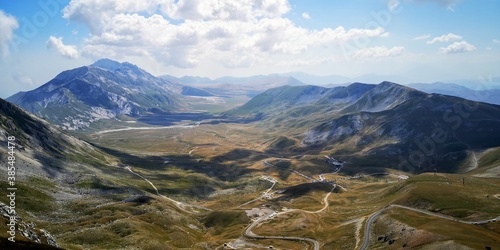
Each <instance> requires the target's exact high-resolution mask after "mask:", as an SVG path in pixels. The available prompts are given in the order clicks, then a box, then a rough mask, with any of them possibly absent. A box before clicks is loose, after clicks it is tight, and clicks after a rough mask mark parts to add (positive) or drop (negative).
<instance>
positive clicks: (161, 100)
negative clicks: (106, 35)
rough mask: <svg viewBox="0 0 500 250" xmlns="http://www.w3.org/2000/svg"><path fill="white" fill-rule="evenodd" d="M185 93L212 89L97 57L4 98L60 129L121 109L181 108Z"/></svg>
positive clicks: (135, 111) (136, 112)
mask: <svg viewBox="0 0 500 250" xmlns="http://www.w3.org/2000/svg"><path fill="white" fill-rule="evenodd" d="M187 95H191V96H211V95H212V94H211V93H208V92H206V91H204V90H201V89H197V88H193V87H188V86H182V85H180V84H177V83H173V82H171V81H168V80H165V79H161V78H158V77H155V76H153V75H151V74H149V73H148V72H146V71H144V70H142V69H140V68H139V67H137V66H136V65H133V64H130V63H127V62H124V63H119V62H116V61H112V60H109V59H101V60H99V61H97V62H95V63H93V64H92V65H89V66H83V67H80V68H76V69H71V70H67V71H64V72H62V73H60V74H59V75H57V76H56V77H55V78H54V79H52V80H50V81H49V82H47V83H46V84H44V85H42V86H40V87H39V88H37V89H34V90H31V91H28V92H20V93H17V94H15V95H13V96H11V97H9V98H7V100H8V101H9V102H12V103H15V104H17V105H19V106H20V107H22V108H23V109H25V110H27V111H29V112H31V113H33V114H36V115H37V116H40V117H44V118H46V119H47V120H49V121H51V122H53V123H55V124H58V125H60V126H61V127H62V128H64V129H69V130H74V129H80V128H85V127H88V126H89V125H90V124H91V123H93V122H95V121H97V120H100V119H107V118H114V117H116V116H117V115H120V114H122V115H130V116H134V115H139V114H142V113H145V112H149V111H151V110H162V111H175V110H179V109H182V108H183V107H184V106H185V103H184V102H183V96H187Z"/></svg>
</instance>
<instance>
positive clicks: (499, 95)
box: [408, 82, 500, 104]
mask: <svg viewBox="0 0 500 250" xmlns="http://www.w3.org/2000/svg"><path fill="white" fill-rule="evenodd" d="M408 86H409V87H412V88H415V89H418V90H420V91H424V92H427V93H436V94H443V95H451V96H458V97H462V98H465V99H469V100H473V101H479V102H487V103H492V104H500V89H483V90H479V89H478V90H473V89H470V88H467V87H464V86H462V85H458V84H454V83H442V82H436V83H413V84H409V85H408Z"/></svg>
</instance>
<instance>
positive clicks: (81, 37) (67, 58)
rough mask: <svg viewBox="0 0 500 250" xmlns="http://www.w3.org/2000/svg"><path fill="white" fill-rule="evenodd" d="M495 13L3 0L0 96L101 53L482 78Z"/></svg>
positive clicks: (178, 67)
mask: <svg viewBox="0 0 500 250" xmlns="http://www.w3.org/2000/svg"><path fill="white" fill-rule="evenodd" d="M498 13H500V0H483V1H473V0H370V1H366V0H332V1H326V0H309V1H299V0H294V1H291V0H290V1H287V0H259V1H250V0H233V1H217V0H204V1H196V0H182V1H172V0H144V1H135V0H107V1H102V0H71V1H70V0H37V1H35V0H28V1H1V2H0V53H1V54H0V57H1V62H0V63H1V67H0V81H1V86H0V97H3V98H5V97H7V96H10V95H12V94H14V93H16V92H17V91H26V90H31V89H34V88H36V87H38V86H40V85H42V84H44V83H45V82H47V81H48V80H50V79H51V78H53V77H54V76H55V75H57V74H58V73H59V72H61V71H63V70H66V69H71V68H75V67H79V66H82V65H87V64H91V63H92V62H93V61H95V60H97V59H99V58H104V57H106V58H111V59H115V60H118V61H129V62H131V63H135V64H137V65H139V66H140V67H142V68H144V69H146V70H147V71H149V72H151V73H153V74H155V75H163V74H170V75H176V76H183V75H193V76H208V77H212V78H214V77H219V76H226V75H232V76H248V75H256V74H271V73H285V72H292V71H302V72H306V73H311V74H316V75H343V76H349V77H356V76H361V75H365V74H373V73H375V74H379V75H386V76H387V78H388V79H387V80H400V79H404V80H403V81H406V82H435V81H453V80H456V79H478V78H488V77H489V76H499V75H500V72H499V69H500V17H499V16H500V15H498ZM391 78H393V79H391ZM486 84H487V83H486Z"/></svg>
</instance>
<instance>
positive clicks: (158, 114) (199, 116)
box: [137, 111, 263, 126]
mask: <svg viewBox="0 0 500 250" xmlns="http://www.w3.org/2000/svg"><path fill="white" fill-rule="evenodd" d="M262 118H263V117H262V116H261V115H256V116H254V117H236V116H234V117H233V116H228V115H217V114H215V115H214V114H209V113H167V112H163V111H154V113H153V114H148V115H142V116H139V117H138V119H137V121H138V122H141V123H145V124H150V125H156V126H171V125H175V124H179V122H187V123H192V124H196V123H201V124H210V125H215V124H220V123H239V124H247V123H251V122H255V121H259V120H261V119H262Z"/></svg>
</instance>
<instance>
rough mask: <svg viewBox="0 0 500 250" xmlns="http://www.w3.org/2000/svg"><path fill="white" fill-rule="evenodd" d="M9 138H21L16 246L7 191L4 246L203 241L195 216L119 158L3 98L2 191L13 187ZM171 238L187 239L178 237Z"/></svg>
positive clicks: (1, 221)
mask: <svg viewBox="0 0 500 250" xmlns="http://www.w3.org/2000/svg"><path fill="white" fill-rule="evenodd" d="M13 137H15V139H13ZM8 141H11V142H15V147H14V149H13V152H14V153H13V155H14V156H15V161H14V162H13V163H12V165H14V166H15V168H16V180H15V184H14V187H15V188H16V191H15V192H16V200H15V202H16V205H15V206H16V208H15V212H16V213H15V216H16V218H17V219H16V221H17V228H16V236H15V240H16V243H9V241H8V240H7V238H8V237H10V235H9V234H8V233H7V230H8V229H7V226H6V225H7V223H8V220H9V218H10V217H8V216H14V214H9V213H10V212H9V210H10V208H7V207H6V206H4V205H3V204H11V203H10V202H11V200H10V198H9V197H7V196H6V195H2V196H1V197H0V215H2V216H0V229H1V230H0V245H1V246H2V247H4V248H5V249H55V247H54V246H60V247H62V248H65V249H81V248H86V249H121V248H125V247H127V246H128V247H131V246H135V247H140V248H153V249H163V248H167V249H174V248H179V247H184V248H190V249H193V248H197V247H196V246H195V244H197V243H198V242H200V241H202V240H201V239H202V237H203V235H202V234H201V233H200V232H199V231H198V230H193V229H190V227H189V226H191V227H194V225H197V227H201V224H200V223H199V222H198V221H197V220H196V218H192V217H191V216H189V215H188V214H186V213H184V212H182V211H181V210H179V208H178V207H176V206H175V204H172V202H169V201H167V200H165V199H163V198H162V197H160V196H156V195H154V194H153V193H150V192H148V190H149V189H148V188H150V185H149V184H148V182H146V181H144V180H143V179H142V178H139V177H138V176H136V175H134V174H132V173H131V172H130V171H129V170H127V169H128V168H125V167H124V165H123V163H121V161H122V159H121V158H120V159H119V158H117V157H115V156H112V155H110V154H107V153H104V152H103V151H102V150H101V149H98V148H96V147H94V146H93V145H90V144H89V143H87V142H85V141H82V140H79V139H77V138H75V137H73V136H70V135H68V134H66V132H64V131H62V130H60V129H58V128H56V127H55V126H53V125H51V124H49V123H48V122H46V121H44V120H42V119H40V118H38V117H36V116H34V115H31V114H29V113H27V112H25V111H23V110H21V109H19V108H18V107H16V106H15V105H12V104H11V103H9V102H7V101H5V100H3V99H0V144H1V145H2V147H0V163H1V165H2V167H1V168H0V174H1V176H3V178H2V179H0V188H1V189H3V190H7V188H9V187H13V186H12V185H11V184H10V183H9V182H8V180H7V176H9V175H8V171H7V168H6V167H3V166H10V164H9V161H11V160H12V159H9V158H8V157H9V156H11V154H9V152H10V150H11V149H9V148H8V147H7V146H8ZM140 164H144V161H141V162H140ZM130 166H133V167H135V165H130ZM9 171H10V170H9ZM143 190H145V191H143ZM2 203H3V204H2ZM166 215H168V216H166ZM155 223H158V225H156V224H155ZM179 231H180V232H179ZM187 231H190V232H189V233H185V232H187ZM170 237H172V238H176V239H179V238H182V239H183V240H181V241H178V242H175V241H172V238H170ZM170 242H173V243H170ZM40 244H43V245H40ZM51 246H52V247H51Z"/></svg>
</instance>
